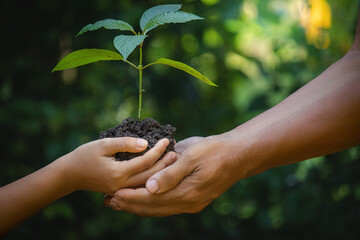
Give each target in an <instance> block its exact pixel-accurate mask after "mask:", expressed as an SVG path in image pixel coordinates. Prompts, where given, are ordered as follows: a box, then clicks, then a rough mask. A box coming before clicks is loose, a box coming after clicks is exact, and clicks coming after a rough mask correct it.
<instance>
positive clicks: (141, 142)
mask: <svg viewBox="0 0 360 240" xmlns="http://www.w3.org/2000/svg"><path fill="white" fill-rule="evenodd" d="M147 144H148V142H147V141H146V140H145V139H138V140H137V146H138V147H139V148H144V147H146V146H147Z"/></svg>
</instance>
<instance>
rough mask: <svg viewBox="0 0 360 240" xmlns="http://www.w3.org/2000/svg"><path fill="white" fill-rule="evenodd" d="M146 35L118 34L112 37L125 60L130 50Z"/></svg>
mask: <svg viewBox="0 0 360 240" xmlns="http://www.w3.org/2000/svg"><path fill="white" fill-rule="evenodd" d="M146 37H147V36H145V35H134V36H127V35H119V36H117V37H115V38H114V46H115V48H116V49H117V50H118V51H119V52H120V53H121V55H122V56H123V57H124V61H126V59H127V57H128V56H129V55H130V53H131V52H132V51H134V49H135V48H136V47H137V46H138V45H139V44H140V43H141V42H142V41H144V39H145V38H146Z"/></svg>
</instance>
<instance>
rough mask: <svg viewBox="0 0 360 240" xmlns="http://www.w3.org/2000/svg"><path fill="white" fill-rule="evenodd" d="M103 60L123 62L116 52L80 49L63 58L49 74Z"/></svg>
mask: <svg viewBox="0 0 360 240" xmlns="http://www.w3.org/2000/svg"><path fill="white" fill-rule="evenodd" d="M103 60H123V57H122V56H121V55H120V54H118V53H117V52H113V51H109V50H104V49H81V50H77V51H75V52H72V53H70V54H68V55H67V56H65V57H64V58H63V59H62V60H61V61H60V62H59V63H58V64H57V65H56V66H55V67H54V69H53V70H52V71H51V72H54V71H60V70H65V69H69V68H75V67H78V66H82V65H85V64H88V63H93V62H97V61H103Z"/></svg>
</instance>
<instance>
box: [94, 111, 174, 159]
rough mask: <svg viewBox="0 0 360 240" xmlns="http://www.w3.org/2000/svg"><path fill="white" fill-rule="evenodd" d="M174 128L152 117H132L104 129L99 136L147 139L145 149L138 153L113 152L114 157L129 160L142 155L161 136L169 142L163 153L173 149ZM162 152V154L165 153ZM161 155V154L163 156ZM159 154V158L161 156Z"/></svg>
mask: <svg viewBox="0 0 360 240" xmlns="http://www.w3.org/2000/svg"><path fill="white" fill-rule="evenodd" d="M175 131H176V128H175V127H173V126H171V125H169V124H167V125H164V126H162V125H160V124H159V123H158V122H157V121H156V120H154V119H152V118H146V119H144V120H142V121H136V120H134V119H133V118H127V119H125V120H124V121H122V123H120V124H119V125H118V126H115V127H112V128H109V129H107V130H105V131H101V132H100V137H99V139H101V138H114V137H136V138H143V139H146V140H147V141H148V143H149V144H148V147H147V149H146V150H145V151H143V152H140V153H128V152H119V153H116V154H115V158H116V159H117V160H118V161H123V160H129V159H131V158H134V157H138V156H141V155H143V154H144V153H145V152H147V151H149V149H150V148H152V147H154V146H155V144H156V143H157V141H159V140H160V139H162V138H167V139H169V141H170V143H169V145H168V146H167V148H166V151H165V153H167V152H169V151H174V145H175V139H174V133H175ZM165 153H164V155H165ZM164 155H163V156H164ZM163 156H161V158H162V157H163Z"/></svg>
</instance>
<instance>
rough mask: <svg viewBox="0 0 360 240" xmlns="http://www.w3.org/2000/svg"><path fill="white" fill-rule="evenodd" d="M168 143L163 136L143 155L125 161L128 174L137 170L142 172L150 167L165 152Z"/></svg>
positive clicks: (132, 173)
mask: <svg viewBox="0 0 360 240" xmlns="http://www.w3.org/2000/svg"><path fill="white" fill-rule="evenodd" d="M168 145H169V140H168V139H166V138H164V139H161V140H160V141H158V142H157V143H156V145H155V146H154V147H153V148H151V149H150V150H149V151H147V152H146V153H145V154H144V155H143V156H140V157H136V158H133V159H131V160H129V161H126V162H125V164H126V165H125V166H126V168H127V169H126V171H127V172H128V174H129V176H131V175H134V174H136V173H138V172H142V171H144V170H146V169H148V168H150V167H151V166H152V165H153V164H154V163H155V162H156V161H157V160H158V159H159V158H160V157H161V155H162V154H163V153H164V152H165V150H166V147H167V146H168Z"/></svg>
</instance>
